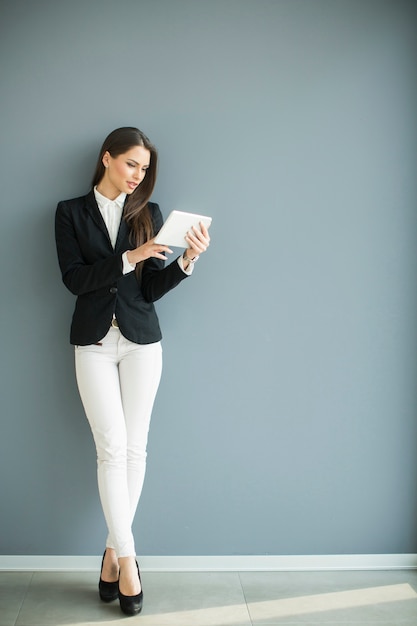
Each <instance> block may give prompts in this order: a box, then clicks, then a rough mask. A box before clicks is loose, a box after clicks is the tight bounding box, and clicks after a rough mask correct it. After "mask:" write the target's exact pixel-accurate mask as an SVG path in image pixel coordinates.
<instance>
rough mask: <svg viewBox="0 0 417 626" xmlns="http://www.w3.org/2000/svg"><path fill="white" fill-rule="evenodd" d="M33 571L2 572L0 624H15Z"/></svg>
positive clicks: (2, 625)
mask: <svg viewBox="0 0 417 626" xmlns="http://www.w3.org/2000/svg"><path fill="white" fill-rule="evenodd" d="M32 576H33V574H32V572H0V626H14V624H15V622H16V619H17V616H18V614H19V611H20V607H21V606H22V603H23V600H24V597H25V594H26V592H27V589H28V587H29V584H30V581H31V579H32Z"/></svg>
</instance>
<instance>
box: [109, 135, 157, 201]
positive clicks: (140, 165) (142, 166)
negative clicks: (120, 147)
mask: <svg viewBox="0 0 417 626" xmlns="http://www.w3.org/2000/svg"><path fill="white" fill-rule="evenodd" d="M150 160H151V153H150V151H149V150H147V149H146V148H144V147H143V146H134V147H133V148H131V149H130V150H128V151H127V152H124V153H123V154H119V156H117V157H114V158H113V157H112V156H111V154H110V153H109V152H105V153H104V155H103V165H104V167H105V170H104V176H103V178H102V179H101V181H100V183H99V184H98V188H99V191H100V193H103V195H105V196H106V197H107V198H110V199H111V200H114V199H115V198H117V196H118V195H119V194H120V193H121V192H124V193H127V194H131V193H132V192H133V191H135V189H136V187H137V186H138V185H140V183H141V182H142V180H143V179H144V178H145V174H146V170H147V169H148V167H149V163H150Z"/></svg>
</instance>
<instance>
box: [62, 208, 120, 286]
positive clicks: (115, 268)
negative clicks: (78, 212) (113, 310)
mask: <svg viewBox="0 0 417 626" xmlns="http://www.w3.org/2000/svg"><path fill="white" fill-rule="evenodd" d="M73 208H74V207H73V206H72V205H71V203H69V202H65V201H64V202H59V204H58V207H57V210H56V215H55V239H56V246H57V252H58V261H59V266H60V269H61V273H62V280H63V282H64V284H65V286H66V287H67V288H68V289H69V290H70V291H71V292H72V293H73V294H74V295H76V296H79V295H83V294H86V293H89V292H93V291H97V290H98V289H101V288H103V287H106V286H108V285H111V284H113V283H114V282H115V281H116V280H118V279H119V278H121V277H122V276H123V269H122V255H121V254H112V255H106V256H105V257H104V258H86V252H85V251H86V250H88V248H89V244H88V241H85V242H84V238H86V237H87V234H86V233H84V232H82V230H80V229H78V228H77V224H76V220H74V213H73ZM84 243H85V245H83V244H84Z"/></svg>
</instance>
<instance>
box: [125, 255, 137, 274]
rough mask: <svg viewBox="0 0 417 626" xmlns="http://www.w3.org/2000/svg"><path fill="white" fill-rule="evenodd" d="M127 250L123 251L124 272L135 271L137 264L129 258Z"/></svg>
mask: <svg viewBox="0 0 417 626" xmlns="http://www.w3.org/2000/svg"><path fill="white" fill-rule="evenodd" d="M127 252H128V251H127V250H126V252H123V254H122V263H123V274H129V272H133V270H134V269H135V267H136V265H132V264H131V263H129V261H128V260H127Z"/></svg>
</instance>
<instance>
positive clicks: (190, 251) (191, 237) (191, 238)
mask: <svg viewBox="0 0 417 626" xmlns="http://www.w3.org/2000/svg"><path fill="white" fill-rule="evenodd" d="M200 229H201V230H199V229H198V228H196V227H195V226H193V228H192V230H189V231H188V233H187V234H186V236H185V241H186V242H187V243H188V245H189V248H187V250H186V251H185V253H184V256H186V257H187V258H188V259H191V260H192V259H194V258H195V257H196V256H197V257H198V256H200V254H203V252H205V251H206V250H207V248H208V247H209V245H210V236H209V234H208V230H207V228H206V227H205V226H204V224H203V222H200ZM185 262H186V263H187V260H186V259H185Z"/></svg>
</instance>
